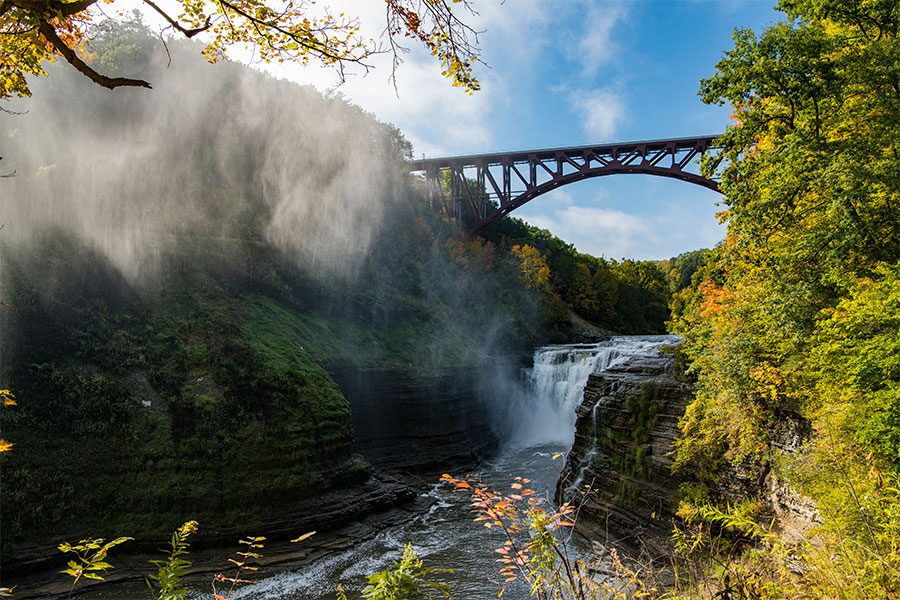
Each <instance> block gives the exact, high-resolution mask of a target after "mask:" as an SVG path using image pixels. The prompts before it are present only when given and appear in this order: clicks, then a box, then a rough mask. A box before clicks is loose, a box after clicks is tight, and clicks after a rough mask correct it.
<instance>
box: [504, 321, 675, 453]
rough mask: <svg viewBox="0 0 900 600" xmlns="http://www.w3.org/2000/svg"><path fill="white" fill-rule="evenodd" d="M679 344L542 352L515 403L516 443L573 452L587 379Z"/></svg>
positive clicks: (652, 340)
mask: <svg viewBox="0 0 900 600" xmlns="http://www.w3.org/2000/svg"><path fill="white" fill-rule="evenodd" d="M677 339H678V338H677V337H676V336H668V335H647V336H616V337H613V338H610V339H609V340H604V341H602V342H598V343H596V344H564V345H556V346H543V347H541V348H538V349H537V350H535V351H534V366H533V367H531V368H530V369H528V370H527V372H526V382H527V389H526V391H525V393H524V394H523V396H522V398H520V400H519V401H518V402H517V404H518V406H517V408H516V411H517V412H518V413H519V415H520V417H521V418H520V426H519V427H518V428H517V431H516V432H515V435H514V436H513V442H514V443H515V444H516V445H531V446H534V445H541V444H560V445H564V446H565V447H566V448H570V447H571V446H572V442H573V441H574V437H575V411H576V410H577V409H578V406H579V405H580V404H581V399H582V395H583V394H584V386H585V384H587V381H588V377H590V376H591V374H593V373H600V372H602V371H604V370H606V369H610V368H614V367H616V366H619V365H622V364H623V363H625V362H627V361H628V360H629V359H631V358H632V357H635V356H640V355H643V354H646V353H647V352H650V351H653V350H656V349H657V348H659V347H660V346H663V345H666V344H672V343H673V342H675V341H676V340H677Z"/></svg>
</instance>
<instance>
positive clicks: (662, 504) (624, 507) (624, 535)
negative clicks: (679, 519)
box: [557, 349, 691, 557]
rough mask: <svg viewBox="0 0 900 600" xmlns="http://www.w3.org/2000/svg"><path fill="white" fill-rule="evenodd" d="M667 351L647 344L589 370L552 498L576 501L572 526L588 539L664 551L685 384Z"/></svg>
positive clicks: (647, 551)
mask: <svg viewBox="0 0 900 600" xmlns="http://www.w3.org/2000/svg"><path fill="white" fill-rule="evenodd" d="M673 362H674V361H673V358H672V355H671V354H670V353H668V352H666V351H665V349H664V350H663V351H658V350H653V351H651V352H650V353H648V354H647V355H643V356H634V357H629V358H627V359H626V360H625V361H623V362H621V363H619V364H617V365H613V366H611V367H610V368H608V369H606V370H604V371H603V372H602V373H598V374H594V375H591V376H590V378H589V379H588V382H587V385H586V386H585V390H584V399H583V401H582V403H581V405H580V406H579V408H578V412H577V422H576V429H575V442H574V445H573V446H572V450H571V452H570V453H569V455H568V457H567V459H566V465H565V467H564V469H563V472H562V473H561V475H560V479H559V483H558V486H557V501H559V502H567V501H568V502H573V503H574V504H575V505H577V506H578V508H579V512H578V530H579V532H581V533H582V534H584V535H586V536H587V537H588V538H589V539H591V540H593V541H599V542H601V543H604V544H607V545H614V546H618V547H622V548H625V549H627V550H629V551H631V552H639V553H641V554H644V555H646V556H649V557H656V556H660V555H662V554H664V553H665V552H666V551H667V548H668V539H669V536H668V534H669V530H670V527H671V522H672V518H673V516H674V510H675V508H676V506H677V495H678V483H679V481H678V479H677V478H676V477H675V476H673V475H672V474H671V463H672V458H671V453H672V450H673V444H674V441H675V438H676V436H677V435H678V420H679V418H680V417H681V415H683V414H684V409H685V406H686V405H687V402H688V400H689V397H690V392H691V388H690V386H688V385H687V384H685V383H683V382H681V381H679V380H678V379H677V378H676V377H675V375H674V370H673Z"/></svg>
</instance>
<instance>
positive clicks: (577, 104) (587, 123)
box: [569, 87, 626, 142]
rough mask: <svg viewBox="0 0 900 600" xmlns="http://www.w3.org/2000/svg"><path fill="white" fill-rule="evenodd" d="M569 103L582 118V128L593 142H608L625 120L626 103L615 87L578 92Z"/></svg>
mask: <svg viewBox="0 0 900 600" xmlns="http://www.w3.org/2000/svg"><path fill="white" fill-rule="evenodd" d="M569 102H570V103H571V104H572V107H573V108H574V109H575V110H576V111H577V112H578V113H579V115H580V116H581V120H582V122H581V127H582V129H584V131H585V133H587V134H588V136H590V138H591V140H592V141H598V142H599V141H608V140H610V139H611V138H612V137H613V136H614V135H615V134H616V131H617V130H618V127H619V125H621V124H622V121H623V120H624V119H625V116H626V114H625V102H624V100H623V98H622V95H621V93H620V92H619V91H618V90H616V89H615V88H613V87H610V88H600V89H596V90H589V91H584V90H576V91H574V92H572V93H571V94H570V95H569Z"/></svg>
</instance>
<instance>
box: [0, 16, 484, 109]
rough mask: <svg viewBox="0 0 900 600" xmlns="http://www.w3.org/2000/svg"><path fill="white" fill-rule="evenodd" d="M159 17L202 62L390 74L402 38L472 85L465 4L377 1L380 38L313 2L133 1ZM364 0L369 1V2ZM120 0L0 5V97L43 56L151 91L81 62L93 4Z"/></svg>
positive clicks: (20, 90)
mask: <svg viewBox="0 0 900 600" xmlns="http://www.w3.org/2000/svg"><path fill="white" fill-rule="evenodd" d="M142 1H143V3H144V4H145V5H146V6H147V7H148V8H149V9H151V10H152V11H153V12H155V13H157V14H158V15H159V16H160V17H162V18H163V19H164V20H165V21H166V22H167V23H168V26H167V27H166V30H167V31H172V32H174V33H175V34H176V35H181V36H185V37H188V38H196V39H199V40H201V41H203V42H204V43H205V44H206V46H205V48H204V50H203V54H204V56H205V57H206V59H207V60H209V61H210V62H216V61H217V60H219V59H221V58H223V57H226V56H227V55H228V53H229V52H230V51H238V52H242V53H249V54H250V55H251V57H252V60H256V61H262V62H295V63H299V64H307V63H309V62H310V61H317V62H320V63H322V64H325V65H328V66H332V67H334V68H335V69H336V70H337V71H338V73H339V75H340V77H341V79H343V76H344V69H345V67H346V66H348V65H351V64H355V65H358V66H360V67H362V68H363V69H365V70H368V69H369V68H370V64H369V63H368V59H369V58H371V57H372V56H373V55H375V54H378V53H382V52H390V53H392V55H393V58H394V62H393V65H394V68H395V69H396V67H397V66H398V65H399V64H400V62H402V58H401V57H402V54H403V53H405V52H407V51H408V48H407V47H406V46H405V45H404V44H405V43H406V40H412V42H413V43H416V44H421V45H423V46H425V47H426V48H427V49H428V50H429V51H430V52H431V54H432V55H433V56H434V57H435V58H436V59H437V60H438V61H439V62H440V64H441V68H442V75H444V76H445V77H447V78H449V79H450V80H451V81H452V82H453V85H454V86H457V87H461V88H463V89H464V90H465V91H466V92H467V93H473V92H475V91H477V90H478V89H479V87H480V86H479V82H478V80H477V79H476V78H475V75H474V72H473V65H474V64H475V63H477V62H478V61H479V53H478V48H477V42H478V40H477V37H478V36H477V32H476V31H475V30H474V29H473V28H472V27H471V26H469V25H467V24H466V23H465V22H464V21H463V19H462V18H461V17H460V13H464V14H465V16H472V15H474V12H473V10H472V9H471V7H470V6H469V4H468V2H466V1H465V0H384V3H385V13H386V21H385V23H386V26H385V29H384V33H383V39H381V40H376V39H367V38H364V37H363V36H361V35H360V27H359V19H358V18H356V17H355V16H353V15H347V14H345V13H334V12H332V11H330V10H329V9H327V8H324V7H318V6H316V2H315V0H288V1H286V2H285V1H282V0H167V1H166V2H165V3H163V0H156V1H154V0H142ZM370 1H371V0H370ZM120 2H121V0H74V1H67V0H0V99H5V98H10V97H13V96H28V95H30V91H29V88H28V80H27V76H28V75H45V74H46V72H45V71H44V69H43V67H42V66H41V65H42V63H43V61H45V60H51V61H52V60H55V59H56V58H58V57H62V58H63V59H64V60H65V61H67V62H68V63H69V64H70V65H72V66H73V67H74V68H75V69H77V70H78V71H80V72H81V73H83V74H84V75H85V76H87V77H88V78H90V79H91V80H92V81H94V82H95V83H97V84H99V85H101V86H103V87H106V88H109V89H114V88H117V87H123V86H128V87H145V88H149V87H151V85H150V82H147V81H143V80H141V79H130V78H127V77H110V76H108V75H106V74H104V73H101V72H99V71H97V70H95V69H94V68H93V67H92V66H91V65H90V64H88V62H86V61H85V59H84V58H83V57H85V56H86V53H85V45H86V44H87V42H88V36H89V32H90V31H91V28H92V27H93V26H94V25H96V24H97V23H98V22H99V21H100V20H101V19H102V18H104V16H103V11H102V10H100V9H101V8H102V6H101V5H104V4H108V5H112V8H113V10H115V9H116V8H117V7H116V5H117V3H120Z"/></svg>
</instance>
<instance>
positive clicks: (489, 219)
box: [410, 136, 719, 232]
mask: <svg viewBox="0 0 900 600" xmlns="http://www.w3.org/2000/svg"><path fill="white" fill-rule="evenodd" d="M715 140H716V137H715V136H703V137H691V138H676V139H666V140H654V141H643V142H624V143H615V144H605V145H599V146H573V147H570V148H548V149H543V150H528V151H521V152H498V153H493V154H472V155H467V156H450V157H446V158H429V159H422V160H416V161H413V162H412V163H411V165H410V171H412V172H420V173H424V175H425V185H426V189H427V193H428V197H429V200H430V201H431V202H432V204H433V205H434V206H435V208H437V209H439V210H441V211H443V212H445V214H447V215H449V216H450V217H451V218H454V219H456V220H457V221H462V217H463V211H465V212H466V213H467V215H466V216H467V220H468V218H469V216H470V215H471V219H472V229H473V231H475V232H477V231H480V230H482V229H484V228H485V227H487V226H489V225H491V224H493V223H496V222H497V221H499V220H500V219H502V218H503V217H504V216H505V215H507V214H509V213H510V212H512V211H514V210H515V209H517V208H519V207H520V206H522V205H523V204H525V203H526V202H528V201H529V200H533V199H534V198H536V197H538V196H540V195H541V194H546V193H547V192H549V191H551V190H554V189H556V188H558V187H561V186H563V185H566V184H569V183H574V182H576V181H581V180H584V179H588V178H591V177H600V176H602V175H616V174H622V173H638V174H644V175H659V176H662V177H671V178H675V179H680V180H682V181H687V182H689V183H693V184H696V185H700V186H703V187H705V188H708V189H711V190H714V191H719V186H718V183H717V182H716V181H714V180H712V179H709V178H706V177H704V176H703V175H701V174H699V172H696V171H697V170H696V166H697V163H698V162H699V161H698V160H697V159H698V158H702V156H703V155H704V154H705V153H706V152H708V151H710V150H712V149H715V148H717V146H716V145H715V143H716V142H715ZM691 167H693V168H695V170H694V171H691V170H689V169H690V168H691Z"/></svg>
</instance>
